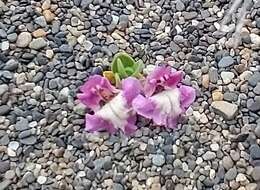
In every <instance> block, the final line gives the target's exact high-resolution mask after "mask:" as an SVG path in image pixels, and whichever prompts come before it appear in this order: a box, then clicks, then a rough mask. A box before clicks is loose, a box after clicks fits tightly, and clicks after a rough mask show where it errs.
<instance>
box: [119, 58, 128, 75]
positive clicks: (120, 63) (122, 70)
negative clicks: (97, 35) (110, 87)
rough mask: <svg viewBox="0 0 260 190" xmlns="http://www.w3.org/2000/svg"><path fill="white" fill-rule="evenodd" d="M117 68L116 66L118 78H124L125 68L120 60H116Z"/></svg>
mask: <svg viewBox="0 0 260 190" xmlns="http://www.w3.org/2000/svg"><path fill="white" fill-rule="evenodd" d="M117 66H118V68H117V69H118V73H119V76H120V77H122V78H126V77H127V73H126V71H125V67H124V65H123V63H122V61H121V59H120V58H118V59H117Z"/></svg>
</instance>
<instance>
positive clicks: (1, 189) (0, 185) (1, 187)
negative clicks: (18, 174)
mask: <svg viewBox="0 0 260 190" xmlns="http://www.w3.org/2000/svg"><path fill="white" fill-rule="evenodd" d="M0 2H1V1H0ZM11 183H12V181H10V180H9V179H7V180H2V181H1V182H0V190H5V189H7V187H8V186H9V185H10V184H11Z"/></svg>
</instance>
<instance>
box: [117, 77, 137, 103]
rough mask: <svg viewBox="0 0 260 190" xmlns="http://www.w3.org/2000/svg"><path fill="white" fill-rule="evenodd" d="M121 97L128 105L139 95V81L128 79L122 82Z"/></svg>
mask: <svg viewBox="0 0 260 190" xmlns="http://www.w3.org/2000/svg"><path fill="white" fill-rule="evenodd" d="M122 89H123V96H124V97H125V99H126V101H127V104H128V105H130V104H131V102H132V101H133V99H134V98H135V97H136V96H137V95H138V94H140V92H141V84H140V82H139V80H137V79H136V78H133V77H128V78H127V79H124V80H123V81H122Z"/></svg>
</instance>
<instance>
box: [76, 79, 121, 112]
mask: <svg viewBox="0 0 260 190" xmlns="http://www.w3.org/2000/svg"><path fill="white" fill-rule="evenodd" d="M80 91H81V92H82V93H80V94H78V95H77V98H78V99H79V100H80V101H81V102H82V103H83V104H85V105H86V106H87V107H89V108H90V109H92V110H94V111H95V110H98V109H99V108H100V103H101V101H103V102H107V101H109V100H110V99H111V98H112V97H113V96H114V95H115V94H116V93H118V90H117V89H116V88H114V87H113V86H112V85H111V84H110V82H109V81H108V80H107V79H106V78H104V77H102V76H100V75H94V76H91V77H89V79H88V81H87V82H86V83H85V84H84V85H83V86H81V87H80Z"/></svg>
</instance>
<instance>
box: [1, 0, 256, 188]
mask: <svg viewBox="0 0 260 190" xmlns="http://www.w3.org/2000/svg"><path fill="white" fill-rule="evenodd" d="M228 2H229V1H228V0H218V1H217V0H216V1H210V0H209V1H207V3H205V2H202V1H199V0H177V1H169V0H159V1H157V0H156V1H154V2H152V1H147V3H143V2H142V0H140V1H138V0H136V1H135V0H129V1H121V2H120V3H116V2H111V0H106V1H102V0H74V1H73V0H52V1H51V2H50V0H46V1H43V0H42V1H40V0H38V1H31V0H19V1H18V0H0V97H1V98H0V189H76V190H83V189H93V190H94V189H114V190H123V189H152V190H158V189H167V190H171V189H176V190H184V189H194V190H195V189H201V190H202V189H214V190H218V189H223V190H224V189H225V190H228V189H239V190H245V189H246V190H255V189H257V183H258V181H259V180H260V148H259V143H260V141H259V137H260V119H259V116H260V67H259V61H260V54H259V46H260V40H259V38H260V37H259V27H260V17H259V16H260V3H258V4H254V5H253V7H252V9H251V11H250V13H249V14H248V15H247V19H246V21H245V27H244V28H243V30H242V31H241V32H242V34H241V36H242V43H241V44H240V45H239V47H238V48H236V49H234V48H233V47H232V38H231V37H232V33H233V31H234V24H231V25H230V26H229V27H227V28H226V31H225V32H219V31H218V29H219V23H220V20H221V19H222V18H223V14H224V10H226V9H228V7H229V6H230V5H229V3H228ZM235 16H236V15H233V16H232V18H231V17H230V18H231V19H233V20H235V18H236V17H235ZM121 50H125V51H126V52H128V53H130V54H132V55H133V56H134V57H135V58H136V59H142V60H143V61H144V62H145V64H146V65H149V64H152V65H154V64H158V63H160V62H163V61H166V62H167V63H168V64H169V65H172V66H173V67H175V68H178V69H180V70H183V71H185V73H186V76H185V80H184V83H186V84H189V85H192V86H193V87H194V88H196V89H197V100H196V102H195V103H194V104H193V106H192V109H190V110H188V113H187V116H186V117H185V119H183V121H182V124H179V129H178V130H176V131H172V130H165V129H164V128H159V127H156V126H151V125H150V124H149V122H147V121H140V122H138V126H139V127H141V128H140V130H138V131H137V132H136V134H135V136H134V137H131V138H127V137H125V136H122V135H120V134H116V135H113V136H110V135H108V134H107V133H102V134H100V135H93V134H87V133H85V132H84V124H83V123H84V113H85V110H84V107H82V105H80V104H79V103H78V102H77V101H75V94H76V92H77V89H78V87H79V86H80V85H81V84H83V82H84V81H85V80H86V77H87V76H88V75H89V73H92V74H93V73H100V72H101V69H102V67H104V66H106V65H109V63H110V62H111V58H112V56H113V55H114V54H115V53H116V52H118V51H121ZM100 66H102V67H100ZM219 100H221V101H222V100H223V101H224V102H221V101H219ZM213 102H214V103H213ZM259 187H260V184H259ZM259 187H258V188H259Z"/></svg>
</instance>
